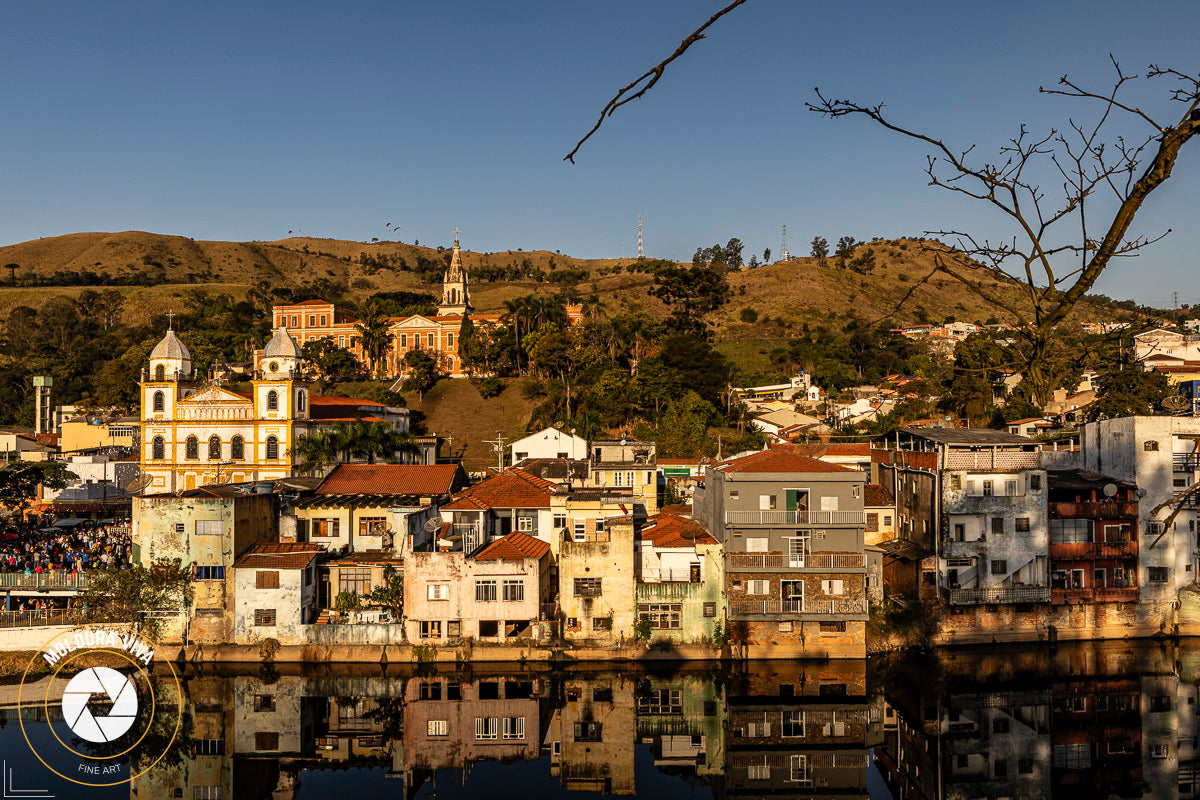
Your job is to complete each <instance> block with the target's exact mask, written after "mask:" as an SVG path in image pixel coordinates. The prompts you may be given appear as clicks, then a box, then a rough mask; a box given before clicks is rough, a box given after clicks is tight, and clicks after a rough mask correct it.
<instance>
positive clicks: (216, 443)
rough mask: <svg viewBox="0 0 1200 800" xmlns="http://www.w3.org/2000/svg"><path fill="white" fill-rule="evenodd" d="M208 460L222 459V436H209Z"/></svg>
mask: <svg viewBox="0 0 1200 800" xmlns="http://www.w3.org/2000/svg"><path fill="white" fill-rule="evenodd" d="M208 460H209V461H220V460H221V437H220V436H215V435H214V436H210V437H208Z"/></svg>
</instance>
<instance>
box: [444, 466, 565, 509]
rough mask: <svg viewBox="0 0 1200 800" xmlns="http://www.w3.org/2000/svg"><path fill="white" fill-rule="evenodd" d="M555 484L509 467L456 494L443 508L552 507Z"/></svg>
mask: <svg viewBox="0 0 1200 800" xmlns="http://www.w3.org/2000/svg"><path fill="white" fill-rule="evenodd" d="M554 489H555V486H554V484H553V483H551V482H550V481H547V480H543V479H541V478H539V477H537V476H535V475H530V474H529V473H528V472H526V471H525V470H523V469H506V470H504V472H500V473H497V474H496V475H492V476H491V477H490V478H487V479H485V480H483V481H481V482H479V483H477V484H475V485H474V486H472V487H471V488H469V489H464V490H463V491H461V492H459V493H458V494H456V495H455V496H454V498H453V499H452V500H451V501H450V503H449V504H448V505H444V506H442V508H444V509H447V510H449V511H482V510H486V509H489V508H549V507H550V496H551V495H552V494H554Z"/></svg>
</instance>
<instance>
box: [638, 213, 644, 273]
mask: <svg viewBox="0 0 1200 800" xmlns="http://www.w3.org/2000/svg"><path fill="white" fill-rule="evenodd" d="M645 258H646V251H645V250H644V249H642V215H641V214H638V261H643V260H645Z"/></svg>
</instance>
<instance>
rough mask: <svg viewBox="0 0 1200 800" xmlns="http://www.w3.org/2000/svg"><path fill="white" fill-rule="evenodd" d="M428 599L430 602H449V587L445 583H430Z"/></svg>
mask: <svg viewBox="0 0 1200 800" xmlns="http://www.w3.org/2000/svg"><path fill="white" fill-rule="evenodd" d="M428 599H430V600H449V599H450V586H449V584H445V583H431V584H429V586H428Z"/></svg>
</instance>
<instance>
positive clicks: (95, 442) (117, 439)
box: [58, 414, 141, 453]
mask: <svg viewBox="0 0 1200 800" xmlns="http://www.w3.org/2000/svg"><path fill="white" fill-rule="evenodd" d="M140 427H141V421H140V420H139V419H138V418H137V417H111V418H110V417H98V416H94V415H92V414H81V415H80V416H78V417H72V418H71V419H68V420H65V421H64V422H63V423H62V425H60V426H59V440H58V449H59V452H62V453H76V452H79V451H80V450H94V449H98V448H103V447H128V448H129V449H130V450H132V449H134V448H136V447H137V443H138V429H139V428H140Z"/></svg>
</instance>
